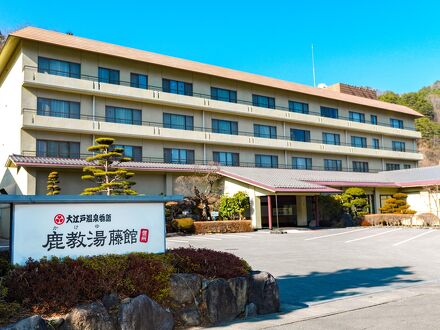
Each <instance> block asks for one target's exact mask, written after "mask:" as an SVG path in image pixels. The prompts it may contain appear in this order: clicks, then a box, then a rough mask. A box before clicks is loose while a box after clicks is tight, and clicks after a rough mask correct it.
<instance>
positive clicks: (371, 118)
mask: <svg viewBox="0 0 440 330" xmlns="http://www.w3.org/2000/svg"><path fill="white" fill-rule="evenodd" d="M370 121H371V123H372V124H373V125H377V116H376V115H371V116H370Z"/></svg>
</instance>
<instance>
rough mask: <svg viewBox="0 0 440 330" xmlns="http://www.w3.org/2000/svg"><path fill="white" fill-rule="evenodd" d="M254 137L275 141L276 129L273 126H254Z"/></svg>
mask: <svg viewBox="0 0 440 330" xmlns="http://www.w3.org/2000/svg"><path fill="white" fill-rule="evenodd" d="M254 136H255V137H261V138H269V139H276V138H277V128H276V127H275V126H268V125H258V124H254Z"/></svg>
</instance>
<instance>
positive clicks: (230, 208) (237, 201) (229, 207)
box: [219, 191, 250, 220]
mask: <svg viewBox="0 0 440 330" xmlns="http://www.w3.org/2000/svg"><path fill="white" fill-rule="evenodd" d="M249 206H250V202H249V196H248V194H247V193H245V192H243V191H239V192H237V193H235V194H234V195H233V196H232V197H229V196H227V195H224V196H222V197H221V198H220V207H219V214H220V217H222V218H223V219H231V220H235V219H240V220H242V219H244V214H245V213H246V211H247V210H248V209H249Z"/></svg>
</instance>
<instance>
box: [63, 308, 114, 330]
mask: <svg viewBox="0 0 440 330" xmlns="http://www.w3.org/2000/svg"><path fill="white" fill-rule="evenodd" d="M61 329H63V330H111V329H115V326H114V324H113V322H112V320H111V318H110V316H109V314H108V313H107V310H106V309H105V307H104V305H103V304H102V303H101V302H94V303H91V304H86V305H81V306H78V307H75V308H74V309H72V311H71V312H70V313H69V314H67V315H66V317H65V321H64V323H63V324H62V326H61Z"/></svg>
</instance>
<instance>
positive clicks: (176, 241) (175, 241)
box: [167, 239, 189, 243]
mask: <svg viewBox="0 0 440 330" xmlns="http://www.w3.org/2000/svg"><path fill="white" fill-rule="evenodd" d="M167 242H173V243H189V241H178V240H175V239H173V240H170V239H169V240H167Z"/></svg>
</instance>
